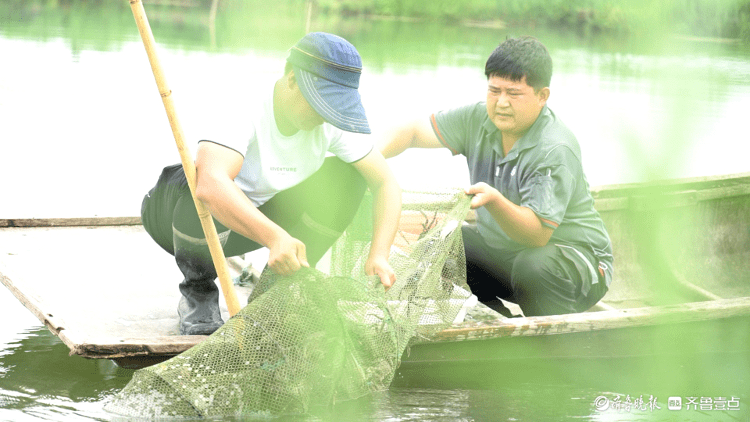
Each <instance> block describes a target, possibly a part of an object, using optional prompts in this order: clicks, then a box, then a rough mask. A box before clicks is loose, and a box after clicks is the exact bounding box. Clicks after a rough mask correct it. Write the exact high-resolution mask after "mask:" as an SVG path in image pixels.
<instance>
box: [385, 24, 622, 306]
mask: <svg viewBox="0 0 750 422" xmlns="http://www.w3.org/2000/svg"><path fill="white" fill-rule="evenodd" d="M485 75H486V77H487V82H488V84H487V85H488V86H487V97H486V101H483V102H478V103H474V104H470V105H466V106H463V107H459V108H455V109H452V110H446V111H440V112H438V113H435V114H433V115H432V116H430V118H429V119H424V120H420V121H417V122H414V123H411V124H408V125H406V126H403V127H400V128H398V129H397V130H395V131H394V132H393V133H391V134H389V135H388V136H387V137H386V139H384V140H383V141H382V145H381V151H382V152H383V155H384V156H385V157H386V158H388V157H392V156H395V155H398V154H400V153H401V152H403V151H404V150H406V149H407V148H412V147H417V148H440V147H444V148H448V149H449V150H450V151H451V152H452V153H453V154H454V155H455V154H462V155H464V156H465V157H466V159H467V163H468V166H469V174H470V177H471V183H472V186H471V187H469V188H467V190H466V193H467V194H470V195H474V197H473V199H472V202H471V206H472V208H473V209H476V210H477V224H476V225H473V226H472V225H464V227H463V238H464V245H465V251H466V266H467V277H468V280H467V282H468V284H469V286H470V287H471V290H472V292H473V293H474V294H475V295H476V296H477V297H478V298H479V300H480V301H482V302H483V303H485V304H487V305H488V306H489V307H491V308H493V309H495V310H497V311H499V312H501V313H503V314H505V315H509V312H508V310H507V308H505V306H504V305H503V304H502V301H501V300H500V299H503V300H508V301H511V302H515V303H517V304H518V305H519V306H520V307H521V309H522V310H523V313H524V314H525V315H526V316H532V315H551V314H565V313H573V312H582V311H585V310H587V309H588V308H590V307H591V306H593V305H594V304H595V303H596V302H598V301H599V300H600V299H601V298H602V297H603V296H604V294H605V293H606V292H607V290H608V287H609V284H610V282H611V280H612V269H613V266H612V264H613V257H612V246H611V242H610V239H609V235H608V234H607V231H606V229H605V227H604V224H603V222H602V220H601V218H600V216H599V213H598V212H597V211H596V210H595V209H594V200H593V198H592V196H591V193H590V191H589V185H588V182H587V180H586V176H585V174H584V172H583V167H582V164H581V152H580V148H579V146H578V142H577V140H576V138H575V136H574V135H573V134H572V133H571V131H570V130H569V129H568V128H567V127H565V126H564V125H563V123H562V122H561V121H560V119H559V118H558V117H557V116H556V115H555V114H554V113H553V112H552V110H550V109H549V108H548V107H547V99H548V98H549V95H550V88H549V85H550V80H551V78H552V58H551V57H550V55H549V53H548V51H547V49H546V47H545V46H544V45H543V44H542V43H540V42H539V41H538V40H536V39H534V38H531V37H521V38H516V39H508V40H506V41H505V42H503V43H502V44H500V46H498V47H497V48H496V49H495V51H494V52H493V53H492V54H491V55H490V57H489V59H488V60H487V63H486V66H485Z"/></svg>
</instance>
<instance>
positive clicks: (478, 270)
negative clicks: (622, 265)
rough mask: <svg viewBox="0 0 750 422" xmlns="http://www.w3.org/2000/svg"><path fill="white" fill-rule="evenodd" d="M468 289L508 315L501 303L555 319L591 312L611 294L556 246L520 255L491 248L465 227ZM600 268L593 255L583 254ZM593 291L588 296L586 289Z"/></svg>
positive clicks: (523, 251)
mask: <svg viewBox="0 0 750 422" xmlns="http://www.w3.org/2000/svg"><path fill="white" fill-rule="evenodd" d="M462 234H463V240H464V248H465V251H466V276H467V283H468V284H469V287H470V288H471V291H472V293H474V294H475V295H476V296H477V298H478V299H479V300H480V301H481V302H482V303H485V304H486V305H488V306H489V307H491V308H493V309H495V310H497V311H499V312H501V313H506V312H507V309H505V308H504V306H503V305H502V302H500V301H499V300H498V298H500V299H503V300H507V301H509V302H514V303H517V304H518V305H519V306H520V307H521V310H523V313H524V315H526V316H538V315H556V314H569V313H574V312H582V311H585V310H587V309H589V308H590V307H591V306H593V305H594V304H595V303H596V302H598V301H599V299H601V298H602V297H603V296H604V294H605V293H606V292H607V286H606V283H605V281H604V278H603V276H602V277H601V278H599V277H597V279H596V280H592V278H593V277H592V275H591V273H590V271H588V267H586V266H585V262H582V261H580V260H579V259H577V257H576V256H573V255H571V254H570V253H566V251H565V250H564V248H562V247H560V246H557V245H555V244H551V243H550V244H547V245H546V246H543V247H538V248H528V249H524V250H521V251H520V252H508V251H501V250H498V249H495V248H491V247H489V246H488V245H487V243H486V242H485V241H484V239H482V237H481V236H480V235H479V232H478V231H477V228H476V226H473V225H468V226H467V225H464V226H463V230H462ZM581 252H582V253H583V254H584V256H586V258H587V259H588V260H589V262H590V263H591V264H592V265H593V266H594V268H597V266H598V263H597V261H596V259H595V258H594V257H593V256H591V255H592V254H589V253H587V252H586V251H581ZM584 283H587V284H588V285H589V286H591V288H590V290H589V291H588V292H587V294H583V293H582V286H583V285H584Z"/></svg>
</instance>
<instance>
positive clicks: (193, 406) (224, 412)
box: [105, 191, 471, 419]
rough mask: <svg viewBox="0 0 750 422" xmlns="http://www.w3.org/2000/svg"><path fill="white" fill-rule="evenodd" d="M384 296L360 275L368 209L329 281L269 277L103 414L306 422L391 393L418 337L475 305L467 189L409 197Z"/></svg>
mask: <svg viewBox="0 0 750 422" xmlns="http://www.w3.org/2000/svg"><path fill="white" fill-rule="evenodd" d="M403 203H404V210H403V213H402V217H401V223H400V230H399V234H398V238H397V239H396V242H395V243H394V246H393V247H392V250H391V256H390V263H391V265H392V267H393V269H394V270H395V272H396V276H397V279H396V282H395V283H394V285H393V286H392V287H391V288H390V289H389V290H388V291H385V290H384V288H383V286H382V285H381V284H380V281H379V279H378V278H377V277H372V276H371V277H367V276H365V275H364V271H363V267H364V259H365V258H366V256H367V251H368V248H369V239H370V233H371V230H372V229H371V227H372V223H371V221H370V218H369V215H370V213H369V210H370V209H371V208H370V207H371V205H370V204H369V203H367V201H365V202H364V203H363V205H362V207H361V209H360V213H359V214H358V215H357V217H356V218H355V221H354V223H352V225H351V227H350V228H349V229H348V230H347V232H346V233H345V234H344V235H343V236H342V238H341V239H340V240H339V241H338V242H337V244H336V245H335V246H334V248H333V251H332V258H331V270H330V272H331V274H330V275H326V274H324V273H322V272H320V271H317V270H315V269H303V270H300V271H299V272H297V273H296V274H294V275H292V276H286V277H280V276H277V275H275V274H273V273H272V272H270V271H264V273H263V274H262V275H261V278H260V281H259V282H258V285H257V286H255V288H254V290H253V293H252V295H251V297H250V300H249V303H248V305H247V306H246V307H245V308H243V309H242V310H241V311H240V312H238V313H237V314H236V315H235V316H234V317H232V318H231V319H230V320H229V321H227V322H226V324H224V326H223V327H221V328H220V329H219V330H217V331H216V332H215V333H214V334H212V335H211V336H209V337H208V338H207V339H206V340H205V341H203V342H201V343H200V344H198V345H196V346H194V347H192V348H191V349H189V350H188V351H186V352H184V353H182V354H180V355H178V356H176V357H174V358H172V359H170V360H167V361H165V362H163V363H160V364H157V365H154V366H151V367H148V368H144V369H141V370H138V371H136V372H135V373H134V375H133V379H132V380H131V381H130V383H129V384H128V385H127V386H126V387H125V388H124V389H123V390H122V391H120V392H119V393H118V394H117V395H116V396H115V397H114V398H113V399H112V400H111V401H110V402H109V403H107V404H106V406H105V410H107V411H109V412H111V413H114V414H119V415H123V416H128V417H140V418H154V419H163V418H170V417H218V416H240V415H269V416H270V415H282V414H301V413H307V412H309V411H310V409H311V407H312V406H321V405H322V406H326V405H330V404H333V403H335V402H339V401H344V400H350V399H355V398H358V397H362V396H364V395H367V394H369V393H371V392H376V391H382V390H385V389H387V388H388V387H389V385H390V383H391V381H392V380H393V377H394V375H395V374H396V370H397V369H398V366H399V364H400V361H401V356H402V354H403V353H404V351H405V350H406V348H407V347H408V346H409V344H410V343H411V342H412V341H413V340H414V339H416V338H420V337H422V338H429V337H430V336H431V335H433V334H434V333H436V332H437V331H440V330H442V329H444V328H446V327H447V326H449V325H450V324H451V323H452V322H453V321H454V319H455V318H456V316H457V315H458V314H459V312H460V311H461V309H462V306H463V305H464V302H465V301H466V300H467V299H468V298H470V296H471V293H470V292H469V289H468V287H467V286H466V265H465V259H464V249H463V242H462V239H461V230H460V227H461V223H462V221H463V220H464V218H465V216H466V214H467V212H468V209H469V198H468V197H467V196H466V195H464V194H463V193H461V192H457V191H448V192H430V193H426V192H419V193H417V192H405V193H404V196H403Z"/></svg>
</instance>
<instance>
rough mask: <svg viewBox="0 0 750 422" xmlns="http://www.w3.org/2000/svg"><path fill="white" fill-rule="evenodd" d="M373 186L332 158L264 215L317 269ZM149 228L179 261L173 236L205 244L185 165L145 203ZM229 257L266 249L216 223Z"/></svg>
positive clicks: (171, 171)
mask: <svg viewBox="0 0 750 422" xmlns="http://www.w3.org/2000/svg"><path fill="white" fill-rule="evenodd" d="M366 188H367V185H366V183H365V181H364V179H363V178H362V176H361V175H360V174H359V173H358V172H357V171H356V169H354V167H353V166H352V165H350V164H346V163H344V162H343V161H341V160H340V159H338V158H336V157H328V158H326V160H325V162H324V163H323V166H322V167H321V168H320V169H319V170H318V171H317V172H316V173H314V174H313V175H312V176H310V177H309V178H307V179H306V180H304V181H303V182H301V183H299V184H298V185H296V186H293V187H291V188H289V189H287V190H284V191H282V192H279V193H277V194H276V195H275V196H274V197H273V198H271V199H270V200H268V201H267V202H266V203H264V204H262V205H261V206H260V207H258V209H259V210H260V211H261V212H262V213H263V214H265V215H266V216H267V217H268V218H269V219H270V220H271V221H273V222H275V223H276V224H278V225H279V226H281V227H282V228H283V229H284V230H286V231H287V232H288V233H289V234H290V235H291V236H292V237H295V238H297V239H299V240H301V241H302V242H303V243H304V244H305V247H306V251H307V258H308V262H309V263H310V265H312V266H314V265H315V263H317V261H318V260H320V258H321V257H322V256H323V255H324V254H325V252H326V251H327V250H328V249H329V248H330V247H331V246H332V245H333V243H334V242H335V241H336V240H337V239H338V237H339V236H340V235H341V234H342V233H343V232H344V230H345V229H346V227H347V226H348V225H349V223H351V221H352V219H353V218H354V215H355V213H356V212H357V209H358V207H359V204H360V202H361V200H362V197H363V195H364V192H365V189H366ZM141 218H142V221H143V226H144V228H145V229H146V231H147V232H148V233H149V234H150V235H151V237H152V238H153V239H154V240H155V241H156V243H158V244H159V245H160V246H161V247H162V248H163V249H164V250H166V251H167V252H169V253H170V254H172V255H174V254H175V250H174V243H173V230H172V227H174V229H175V230H177V231H179V232H180V233H182V234H185V235H187V236H190V237H193V238H198V239H203V238H205V236H204V234H203V229H202V227H201V223H200V219H199V218H198V213H197V211H196V209H195V204H194V202H193V198H192V197H191V195H190V189H189V187H188V185H187V180H186V178H185V173H184V171H183V169H182V166H181V165H180V164H176V165H172V166H169V167H166V168H164V170H163V171H162V174H161V176H160V177H159V180H158V181H157V183H156V186H154V187H153V188H152V189H151V190H150V191H149V193H148V194H147V195H146V196H145V197H144V199H143V204H142V206H141ZM214 223H215V224H216V230H217V232H219V233H220V236H223V235H222V234H224V235H228V237H227V238H226V240H225V241H223V242H222V243H223V249H224V255H225V256H227V257H230V256H237V255H241V254H244V253H247V252H250V251H254V250H256V249H259V248H261V247H262V245H260V244H258V243H256V242H255V241H253V240H250V239H248V238H246V237H244V236H242V235H240V234H238V233H235V232H232V231H229V229H228V228H226V227H225V226H224V225H222V224H221V223H219V222H218V221H216V220H215V219H214Z"/></svg>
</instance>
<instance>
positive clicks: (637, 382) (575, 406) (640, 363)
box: [0, 289, 750, 422]
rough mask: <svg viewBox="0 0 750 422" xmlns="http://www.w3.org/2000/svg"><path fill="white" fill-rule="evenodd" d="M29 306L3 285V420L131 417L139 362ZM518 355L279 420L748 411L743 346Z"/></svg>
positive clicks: (727, 415)
mask: <svg viewBox="0 0 750 422" xmlns="http://www.w3.org/2000/svg"><path fill="white" fill-rule="evenodd" d="M22 312H25V309H23V307H22V306H21V305H20V304H18V302H17V301H16V300H15V298H14V297H12V295H10V294H9V293H8V292H7V291H5V289H2V290H0V318H2V320H3V321H8V324H6V325H5V327H4V329H8V330H12V331H13V332H14V334H8V333H10V332H11V331H5V330H4V334H3V338H2V341H3V343H0V421H13V422H25V421H30V422H39V421H56V422H57V421H59V422H68V421H113V422H116V421H122V422H125V419H122V418H118V417H115V416H113V415H111V414H107V413H106V412H104V411H103V406H104V403H105V402H106V400H107V399H108V398H110V397H111V396H112V395H114V394H115V393H116V392H117V391H119V390H120V389H122V388H123V387H124V386H125V385H126V384H127V383H128V382H129V381H130V379H131V377H132V374H133V371H132V370H127V369H122V368H119V367H118V366H116V365H115V364H114V363H112V362H111V361H108V360H87V359H83V358H79V357H70V356H68V348H67V347H66V346H65V345H64V344H62V343H61V342H60V340H59V339H58V338H57V337H55V336H53V335H52V334H51V333H50V332H49V331H48V330H47V329H46V328H43V327H40V326H39V325H38V324H36V323H33V320H31V319H28V318H26V317H27V316H28V315H26V314H23V313H22ZM14 318H15V320H14ZM707 341H713V340H710V339H707ZM737 341H743V340H742V339H737ZM743 350H746V349H743ZM517 362H519V363H520V364H519V365H517V366H515V367H514V368H510V369H509V368H507V367H503V368H500V367H495V366H493V364H491V363H477V362H474V363H472V364H469V365H460V364H459V365H456V366H455V367H453V368H447V369H446V368H434V370H430V371H429V372H425V371H421V372H420V371H417V372H415V371H413V370H407V371H400V372H399V373H398V374H397V376H396V379H395V380H394V383H393V386H392V388H391V389H390V390H389V391H386V392H382V393H377V394H373V395H371V396H368V397H364V398H361V399H358V400H353V401H348V402H340V403H336V405H334V406H333V407H331V408H326V409H313V411H312V412H311V413H310V414H307V415H295V416H287V417H280V418H274V419H273V420H277V421H299V422H312V421H342V422H344V421H345V422H356V421H392V422H403V421H446V422H447V421H476V422H480V421H534V422H538V421H563V420H582V421H664V422H667V421H675V420H693V421H717V420H721V421H725V420H726V421H733V420H744V419H742V418H744V417H747V415H748V411H747V405H748V403H747V400H750V379H749V378H750V364H749V363H748V362H747V357H746V356H744V355H743V356H739V355H737V354H736V353H725V354H715V355H706V356H703V357H701V356H698V357H695V356H693V357H690V358H689V359H688V358H686V359H683V360H678V361H677V362H670V361H668V360H664V357H659V356H658V355H655V356H654V357H653V358H651V359H646V361H644V359H643V358H642V357H640V358H633V359H628V358H625V359H619V360H616V361H615V360H609V359H596V358H592V360H585V361H576V360H575V359H558V360H556V361H545V362H536V363H533V362H532V363H533V364H532V363H528V364H527V363H524V362H523V359H519V360H517ZM671 396H679V397H681V398H682V400H683V401H685V402H686V403H687V401H688V398H689V397H692V400H695V401H696V402H698V403H699V401H698V400H699V399H700V398H710V399H711V400H714V399H717V398H721V397H723V398H724V400H725V404H724V408H727V406H732V403H730V402H731V401H732V400H734V401H735V403H736V405H737V406H741V410H738V411H729V410H725V411H719V410H714V409H712V410H703V411H701V410H700V409H697V410H686V409H685V408H683V411H682V413H680V414H676V413H673V411H670V410H668V409H667V399H668V398H669V397H671ZM735 399H736V400H735ZM727 403H728V404H727ZM597 406H598V407H599V410H597ZM626 406H628V407H626ZM704 406H707V405H705V404H704ZM712 406H713V405H712ZM717 409H718V407H717ZM676 415H679V416H680V418H676ZM222 420H228V421H240V420H242V421H250V420H268V419H249V418H246V417H245V418H241V419H233V418H229V419H222Z"/></svg>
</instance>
